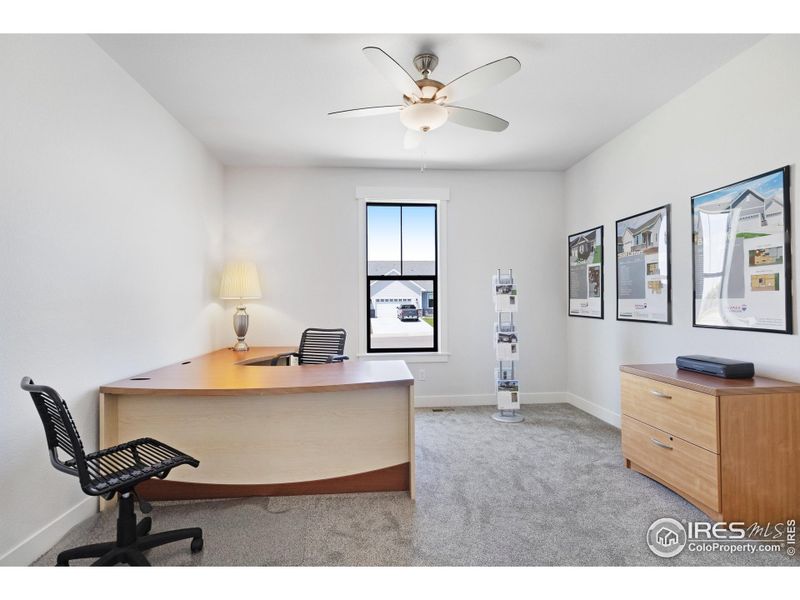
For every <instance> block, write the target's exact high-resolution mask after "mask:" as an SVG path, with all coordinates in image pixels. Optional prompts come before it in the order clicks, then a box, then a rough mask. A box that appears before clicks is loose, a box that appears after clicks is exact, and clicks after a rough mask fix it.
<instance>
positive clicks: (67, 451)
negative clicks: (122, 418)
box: [21, 377, 203, 566]
mask: <svg viewBox="0 0 800 600" xmlns="http://www.w3.org/2000/svg"><path fill="white" fill-rule="evenodd" d="M21 386H22V389H23V390H25V391H26V392H29V393H30V395H31V398H33V403H34V404H35V405H36V410H37V411H39V416H40V417H41V419H42V424H43V425H44V432H45V435H46V436H47V447H48V449H49V450H50V462H51V463H52V465H53V466H54V467H55V468H56V469H58V470H59V471H62V472H63V473H69V474H70V475H74V476H75V477H77V478H78V480H79V481H80V484H81V488H82V489H83V491H84V493H86V494H88V495H89V496H103V497H104V498H105V499H106V500H111V499H112V498H113V497H114V496H115V495H118V496H119V516H118V518H117V539H116V540H115V541H113V542H104V543H102V544H90V545H88V546H81V547H79V548H72V549H70V550H65V551H64V552H61V553H60V554H59V555H58V558H57V560H56V564H57V565H58V566H67V565H69V561H71V560H75V559H79V558H97V559H98V560H97V561H95V562H94V563H93V565H113V564H116V563H128V564H129V565H133V566H148V565H149V564H150V563H149V562H148V560H147V559H146V558H145V557H144V554H142V551H143V550H148V549H149V548H155V547H156V546H162V545H164V544H169V543H170V542H177V541H179V540H186V539H189V538H191V540H192V543H191V550H192V552H199V551H200V550H202V549H203V530H202V529H200V528H199V527H191V528H187V529H175V530H173V531H164V532H161V533H154V534H150V535H149V532H150V527H151V525H152V520H151V519H150V517H145V518H144V519H142V520H141V521H139V523H138V524H137V523H136V514H135V512H134V507H133V501H134V496H136V492H135V490H134V488H135V486H136V485H137V484H139V483H141V482H142V481H145V480H147V479H151V478H153V477H158V478H160V479H164V478H165V477H166V476H167V475H168V474H169V472H170V471H171V470H172V469H174V468H175V467H178V466H180V465H191V466H193V467H197V466H198V465H199V464H200V463H199V462H198V461H197V460H195V459H194V458H192V457H191V456H188V455H186V454H184V453H182V452H180V451H178V450H176V449H175V448H171V447H169V446H167V445H166V444H162V443H161V442H158V441H156V440H154V439H151V438H141V439H138V440H133V441H131V442H127V443H125V444H120V445H119V446H114V447H113V448H106V449H105V450H100V451H99V452H92V453H91V454H86V453H85V452H84V450H83V443H82V442H81V438H80V436H79V435H78V430H77V429H76V428H75V422H74V421H73V420H72V415H71V414H70V412H69V409H68V408H67V404H66V402H64V400H63V399H62V398H61V396H59V395H58V392H56V391H55V390H54V389H53V388H50V387H47V386H46V385H34V383H33V380H32V379H31V378H30V377H25V378H23V380H22V384H21ZM136 498H137V499H138V500H139V507H140V509H141V510H142V512H150V505H149V504H148V503H146V502H144V501H142V500H141V499H140V498H138V496H136Z"/></svg>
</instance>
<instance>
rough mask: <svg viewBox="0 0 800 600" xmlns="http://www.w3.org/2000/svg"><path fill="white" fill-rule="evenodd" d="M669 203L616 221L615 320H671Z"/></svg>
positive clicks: (650, 321) (657, 321)
mask: <svg viewBox="0 0 800 600" xmlns="http://www.w3.org/2000/svg"><path fill="white" fill-rule="evenodd" d="M669 221H670V206H669V204H667V205H665V206H661V207H659V208H655V209H653V210H649V211H646V212H643V213H639V214H638V215H633V216H632V217H627V218H625V219H621V220H619V221H617V223H616V238H617V319H618V320H620V321H644V322H648V323H664V324H669V323H672V301H671V300H672V289H671V286H672V282H671V281H670V278H671V275H670V270H671V268H670V247H669V244H670V239H669V238H670V229H669V228H670V223H669Z"/></svg>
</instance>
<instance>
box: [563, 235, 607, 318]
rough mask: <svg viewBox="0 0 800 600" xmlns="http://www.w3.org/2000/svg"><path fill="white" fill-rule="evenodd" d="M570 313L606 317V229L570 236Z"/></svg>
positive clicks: (575, 315) (578, 315)
mask: <svg viewBox="0 0 800 600" xmlns="http://www.w3.org/2000/svg"><path fill="white" fill-rule="evenodd" d="M568 245H569V314H570V315H571V316H574V317H596V318H602V317H603V227H602V226H600V227H597V228H596V229H590V230H588V231H584V232H582V233H576V234H574V235H571V236H569V238H568Z"/></svg>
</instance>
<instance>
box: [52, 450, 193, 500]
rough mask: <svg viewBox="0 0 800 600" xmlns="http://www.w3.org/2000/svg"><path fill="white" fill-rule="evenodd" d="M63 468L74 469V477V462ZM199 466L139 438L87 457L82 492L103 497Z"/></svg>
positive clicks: (68, 462) (181, 455)
mask: <svg viewBox="0 0 800 600" xmlns="http://www.w3.org/2000/svg"><path fill="white" fill-rule="evenodd" d="M64 464H65V465H67V466H68V467H74V468H75V469H76V475H77V464H76V461H75V459H71V460H68V461H66V462H65V463H64ZM199 464H200V463H199V462H198V461H197V460H196V459H194V458H192V457H191V456H189V455H188V454H184V453H183V452H181V451H179V450H176V449H175V448H172V447H170V446H167V445H166V444H162V443H161V442H159V441H158V440H154V439H152V438H141V439H138V440H133V441H131V442H126V443H124V444H120V445H119V446H114V447H112V448H106V449H105V450H100V451H99V452H92V453H91V454H87V455H86V468H87V469H88V471H89V482H88V486H87V488H86V489H84V491H86V492H87V493H89V494H90V495H95V496H99V495H104V494H108V493H111V492H115V491H117V490H120V489H123V488H130V487H132V486H135V485H136V484H138V483H141V482H142V481H146V480H147V479H151V478H152V477H158V478H160V479H163V478H164V477H166V476H167V474H168V473H169V471H170V469H174V468H175V467H177V466H180V465H191V466H193V467H197V466H198V465H199Z"/></svg>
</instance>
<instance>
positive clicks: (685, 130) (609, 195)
mask: <svg viewBox="0 0 800 600" xmlns="http://www.w3.org/2000/svg"><path fill="white" fill-rule="evenodd" d="M798 57H800V38H799V37H797V36H771V37H768V38H766V39H765V40H764V41H762V42H760V43H759V44H757V45H756V46H754V47H753V48H752V49H750V50H748V51H746V52H745V53H744V54H742V55H740V56H738V57H737V58H736V59H734V60H733V61H732V62H730V63H728V64H727V65H725V66H723V67H722V68H721V69H719V70H718V71H716V72H714V73H712V74H711V75H710V76H708V77H707V78H706V79H704V80H703V81H701V82H699V83H698V84H696V85H695V86H694V87H692V88H690V89H689V90H688V91H686V92H685V93H683V94H682V95H681V96H679V97H677V98H676V99H674V100H672V101H671V102H669V103H668V104H666V105H665V106H663V107H661V108H660V109H659V110H657V111H655V112H654V113H652V114H651V115H650V116H648V117H647V118H645V119H644V120H642V121H641V122H639V123H638V124H636V125H635V126H633V127H632V128H630V129H629V130H627V131H626V132H624V133H623V134H621V135H620V136H619V137H617V138H616V139H614V140H612V141H611V142H609V143H608V144H606V145H605V146H603V147H602V148H600V149H599V150H597V151H595V152H594V153H593V154H591V155H590V156H589V157H587V158H586V159H584V160H583V161H581V162H580V163H578V164H577V165H575V166H573V167H572V168H571V169H569V170H568V171H567V173H566V178H565V195H566V230H567V231H566V233H571V232H576V231H581V230H584V229H587V228H589V227H593V226H595V225H601V224H602V225H605V248H606V265H605V275H606V286H605V302H606V319H605V320H603V321H595V320H589V319H578V318H570V319H568V322H567V348H568V354H567V364H568V369H569V371H568V377H567V390H568V392H570V393H572V394H574V395H576V396H577V397H578V398H572V399H573V401H575V402H576V403H577V404H578V405H579V406H582V407H583V408H586V409H588V410H592V411H594V412H595V413H596V414H598V415H599V416H602V417H604V418H607V419H609V420H612V421H614V420H618V418H619V410H620V409H619V375H618V366H619V365H620V364H624V363H653V362H673V361H674V360H675V357H676V356H677V355H680V354H710V355H716V356H725V357H731V358H737V359H742V360H751V361H753V362H755V364H756V369H757V372H758V373H760V374H762V375H767V376H774V377H778V378H786V379H790V380H793V381H800V360H798V357H800V341H799V340H798V336H797V335H791V336H789V335H779V334H770V333H752V332H740V331H720V330H710V329H696V328H693V327H692V305H691V301H692V275H691V273H692V264H691V250H690V249H691V246H690V244H691V241H690V238H691V223H690V196H692V195H693V194H697V193H700V192H704V191H707V190H710V189H713V188H717V187H719V186H722V185H725V184H728V183H732V182H734V181H739V180H741V179H745V178H747V177H750V176H752V175H757V174H759V173H762V172H764V171H768V170H771V169H774V168H777V167H782V166H784V165H786V164H790V165H792V166H793V173H792V176H793V179H794V180H795V181H794V182H793V183H794V185H793V190H792V203H793V212H794V215H793V221H794V222H793V224H792V229H793V234H794V237H795V239H796V238H797V236H798V235H800V227H798V223H800V220H798V214H800V207H798V206H797V194H796V193H795V192H794V189H796V188H797V179H798V173H797V171H796V170H795V167H796V165H797V164H798V162H799V161H800V101H798V98H800V69H798ZM667 203H671V204H672V286H673V287H672V298H673V323H674V324H673V325H671V326H667V325H654V324H644V323H630V322H617V321H616V305H615V298H616V292H615V289H616V281H615V269H614V248H615V242H614V221H615V220H616V219H619V218H622V217H626V216H629V215H632V214H634V213H638V212H641V211H643V210H647V209H649V208H652V207H656V206H660V205H662V204H667ZM794 247H795V248H797V243H796V242H795V243H794ZM794 264H795V265H797V264H798V261H794ZM793 276H794V279H795V284H794V288H795V289H797V283H796V281H797V269H795V273H794V274H793ZM795 314H796V313H795ZM584 400H585V401H586V402H583V401H584Z"/></svg>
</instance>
